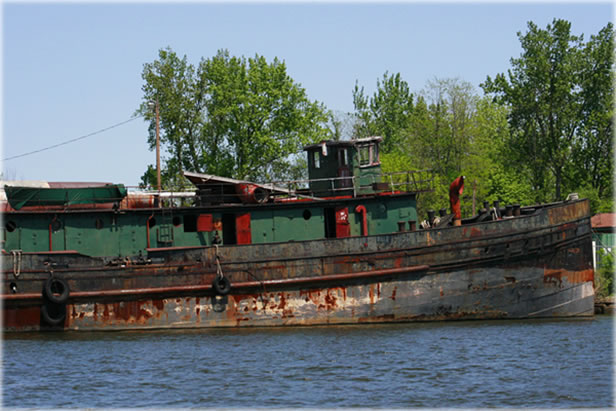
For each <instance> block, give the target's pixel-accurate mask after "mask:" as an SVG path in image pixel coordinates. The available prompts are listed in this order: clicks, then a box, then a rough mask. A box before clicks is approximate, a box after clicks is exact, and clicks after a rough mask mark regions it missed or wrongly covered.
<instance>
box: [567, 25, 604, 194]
mask: <svg viewBox="0 0 616 411" xmlns="http://www.w3.org/2000/svg"><path fill="white" fill-rule="evenodd" d="M613 44H614V29H613V25H612V23H609V24H608V25H607V26H606V27H604V28H603V29H602V30H601V31H600V32H599V34H598V35H596V36H594V35H593V36H591V38H590V41H589V42H588V43H587V44H586V46H585V47H584V50H583V51H582V53H583V56H584V62H585V63H586V65H585V67H584V70H583V71H582V76H581V78H580V87H581V97H582V107H581V116H582V121H581V123H582V127H581V129H580V132H579V135H578V136H577V137H578V138H577V139H576V141H575V147H574V157H573V164H574V170H575V171H577V172H576V173H575V179H576V181H583V182H584V183H585V185H586V190H590V191H595V192H596V194H597V196H598V197H599V198H612V197H613V176H614V162H613V159H614V146H613V139H612V138H613V133H614V129H613V121H614V47H613Z"/></svg>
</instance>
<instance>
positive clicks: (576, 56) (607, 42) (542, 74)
mask: <svg viewBox="0 0 616 411" xmlns="http://www.w3.org/2000/svg"><path fill="white" fill-rule="evenodd" d="M570 29H571V24H570V23H569V22H567V21H565V20H559V19H555V20H554V21H553V23H552V24H549V25H548V26H547V28H546V29H540V28H538V27H537V26H536V25H535V24H534V23H532V22H529V23H528V32H527V33H525V34H522V33H518V37H519V39H520V43H521V46H522V49H523V52H522V54H521V56H520V57H519V58H513V59H511V65H512V69H511V70H509V71H508V73H507V75H506V76H505V74H498V75H497V76H496V77H495V78H494V79H492V78H490V77H489V76H488V77H487V79H486V81H485V83H483V84H482V87H483V89H484V91H485V92H486V93H488V94H491V95H492V96H493V97H494V100H495V101H497V102H499V103H502V104H505V105H506V106H507V108H508V110H509V125H510V127H511V136H510V138H509V141H508V142H507V144H508V146H509V148H510V149H509V156H508V158H509V161H510V162H511V163H512V164H515V165H517V167H518V168H520V169H524V170H525V171H526V172H527V173H528V175H529V176H530V183H531V187H532V189H533V192H534V193H535V200H536V201H542V200H543V199H544V198H543V196H544V194H545V193H546V192H548V191H549V192H551V194H550V199H556V200H560V199H562V198H563V197H564V196H565V195H566V194H567V193H568V192H571V191H575V189H576V188H579V187H583V186H585V185H586V184H590V185H591V186H592V187H594V188H596V189H598V192H599V195H600V196H608V195H611V187H612V178H611V176H612V174H613V161H612V160H613V147H612V140H611V138H612V130H611V127H612V126H611V119H612V117H613V86H612V85H613V78H614V60H613V53H614V44H613V28H612V25H611V23H610V24H608V25H607V26H606V27H605V28H604V29H603V30H601V32H600V34H599V35H598V36H593V37H592V38H591V41H590V42H589V43H587V44H584V43H583V38H582V36H574V35H572V34H571V32H570ZM552 190H553V191H552Z"/></svg>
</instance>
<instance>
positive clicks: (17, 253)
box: [11, 250, 21, 278]
mask: <svg viewBox="0 0 616 411" xmlns="http://www.w3.org/2000/svg"><path fill="white" fill-rule="evenodd" d="M11 254H12V255H13V275H14V276H15V278H17V277H19V274H21V250H11Z"/></svg>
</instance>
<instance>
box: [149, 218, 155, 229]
mask: <svg viewBox="0 0 616 411" xmlns="http://www.w3.org/2000/svg"><path fill="white" fill-rule="evenodd" d="M155 225H156V219H155V218H150V219H149V220H148V227H150V228H152V227H154V226H155Z"/></svg>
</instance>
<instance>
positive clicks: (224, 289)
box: [212, 276, 231, 295]
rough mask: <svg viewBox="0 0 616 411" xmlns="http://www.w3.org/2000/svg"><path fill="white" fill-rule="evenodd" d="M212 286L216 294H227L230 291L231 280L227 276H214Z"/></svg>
mask: <svg viewBox="0 0 616 411" xmlns="http://www.w3.org/2000/svg"><path fill="white" fill-rule="evenodd" d="M212 287H213V288H214V291H215V292H216V294H219V295H227V294H229V291H231V281H229V279H228V278H227V277H219V276H216V278H214V281H213V282H212Z"/></svg>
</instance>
